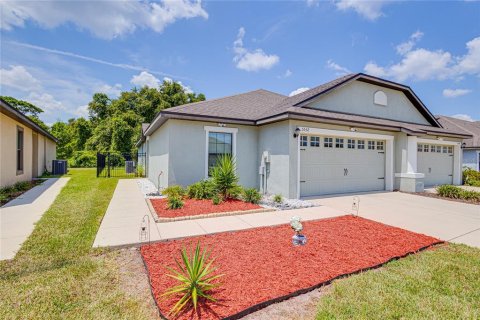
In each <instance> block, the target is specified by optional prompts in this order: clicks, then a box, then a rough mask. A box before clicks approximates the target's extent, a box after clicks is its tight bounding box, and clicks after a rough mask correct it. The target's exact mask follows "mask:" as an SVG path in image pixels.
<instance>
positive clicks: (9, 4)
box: [0, 0, 208, 39]
mask: <svg viewBox="0 0 480 320" xmlns="http://www.w3.org/2000/svg"><path fill="white" fill-rule="evenodd" d="M0 6H1V7H0V10H1V11H2V20H1V23H0V28H1V29H5V30H12V29H13V28H16V27H24V26H25V22H26V21H33V22H35V23H37V24H38V25H39V26H40V27H42V28H46V29H52V28H56V27H58V26H60V25H64V24H68V23H72V24H73V25H75V26H77V27H78V28H79V29H85V30H88V31H90V32H91V33H92V34H94V35H95V36H97V37H99V38H104V39H113V38H115V37H118V36H122V35H125V34H130V33H133V32H134V31H135V30H136V29H137V28H141V29H145V28H149V29H151V30H153V31H155V32H162V31H163V30H164V28H165V27H166V26H167V25H169V24H172V23H174V22H175V21H176V20H178V19H189V18H195V17H201V18H204V19H207V18H208V13H207V12H206V11H205V10H204V9H203V8H202V3H201V1H200V0H192V1H190V0H161V1H160V2H152V1H137V0H135V1H131V0H117V1H94V2H88V1H48V0H46V1H2V2H1V3H0Z"/></svg>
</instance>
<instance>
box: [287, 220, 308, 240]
mask: <svg viewBox="0 0 480 320" xmlns="http://www.w3.org/2000/svg"><path fill="white" fill-rule="evenodd" d="M290 226H291V227H292V229H293V231H295V234H294V235H293V237H292V244H293V245H294V246H303V245H305V244H306V243H307V237H306V236H305V235H303V234H301V232H302V231H303V225H302V223H301V222H300V217H297V216H295V217H292V218H291V219H290Z"/></svg>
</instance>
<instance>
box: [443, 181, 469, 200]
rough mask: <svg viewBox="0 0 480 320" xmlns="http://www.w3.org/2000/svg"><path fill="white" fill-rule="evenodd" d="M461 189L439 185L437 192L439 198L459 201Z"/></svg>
mask: <svg viewBox="0 0 480 320" xmlns="http://www.w3.org/2000/svg"><path fill="white" fill-rule="evenodd" d="M462 191H463V190H462V188H459V187H456V186H451V185H448V184H444V185H441V186H439V187H437V192H438V195H439V196H442V197H447V198H453V199H460V198H461V194H462Z"/></svg>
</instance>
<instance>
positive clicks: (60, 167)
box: [52, 160, 68, 175]
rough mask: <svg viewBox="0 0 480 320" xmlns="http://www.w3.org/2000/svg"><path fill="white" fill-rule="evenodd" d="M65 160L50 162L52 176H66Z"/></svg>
mask: <svg viewBox="0 0 480 320" xmlns="http://www.w3.org/2000/svg"><path fill="white" fill-rule="evenodd" d="M67 169H68V168H67V160H52V174H53V175H61V174H67Z"/></svg>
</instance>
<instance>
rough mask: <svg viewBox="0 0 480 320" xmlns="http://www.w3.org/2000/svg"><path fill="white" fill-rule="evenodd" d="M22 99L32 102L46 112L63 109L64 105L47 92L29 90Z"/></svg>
mask: <svg viewBox="0 0 480 320" xmlns="http://www.w3.org/2000/svg"><path fill="white" fill-rule="evenodd" d="M23 100H26V101H28V102H31V103H33V104H34V105H36V106H38V107H40V108H42V109H43V110H44V111H45V112H48V113H53V112H55V111H59V110H65V106H64V105H63V104H62V103H61V102H60V101H58V100H56V99H55V98H54V97H53V96H52V95H51V94H48V93H38V92H30V94H29V95H28V96H26V97H25V98H23Z"/></svg>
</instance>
